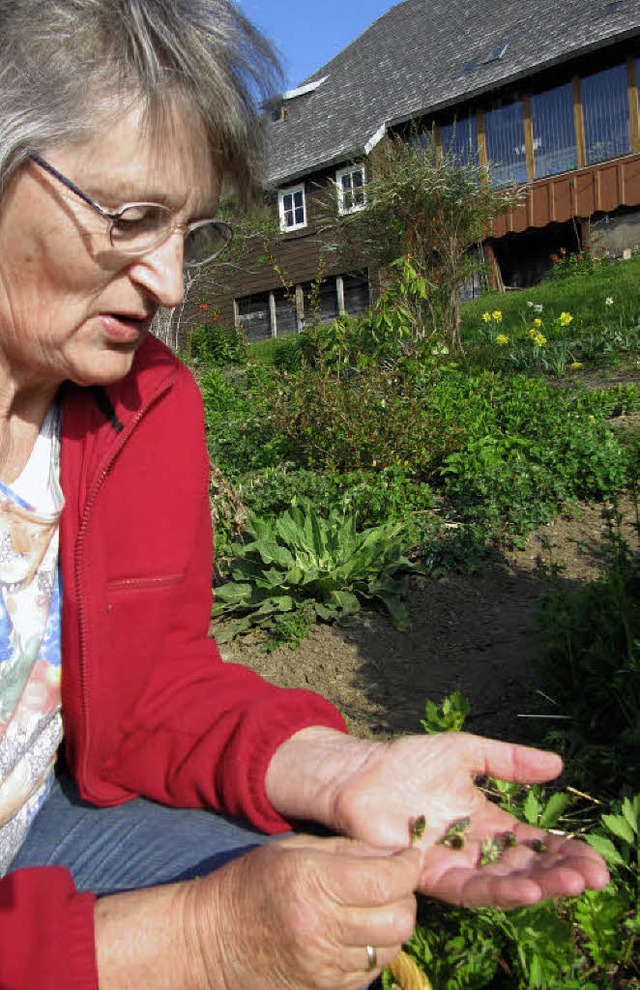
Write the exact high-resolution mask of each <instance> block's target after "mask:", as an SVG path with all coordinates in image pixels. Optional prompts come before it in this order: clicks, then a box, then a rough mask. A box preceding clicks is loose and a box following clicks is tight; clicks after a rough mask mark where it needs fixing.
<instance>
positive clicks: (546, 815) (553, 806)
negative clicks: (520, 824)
mask: <svg viewBox="0 0 640 990" xmlns="http://www.w3.org/2000/svg"><path fill="white" fill-rule="evenodd" d="M570 804H571V797H570V796H569V795H568V794H561V793H556V794H552V795H551V797H550V798H549V800H548V801H547V803H546V804H545V806H544V809H543V812H542V814H541V815H540V828H553V826H554V825H557V823H558V819H559V818H560V817H561V815H562V814H563V813H564V811H565V810H566V808H567V807H568V806H569V805H570Z"/></svg>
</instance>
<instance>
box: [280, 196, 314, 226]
mask: <svg viewBox="0 0 640 990" xmlns="http://www.w3.org/2000/svg"><path fill="white" fill-rule="evenodd" d="M278 209H279V212H280V228H281V230H298V228H299V227H306V226H307V209H306V206H305V198H304V186H291V188H289V189H281V190H280V192H279V193H278Z"/></svg>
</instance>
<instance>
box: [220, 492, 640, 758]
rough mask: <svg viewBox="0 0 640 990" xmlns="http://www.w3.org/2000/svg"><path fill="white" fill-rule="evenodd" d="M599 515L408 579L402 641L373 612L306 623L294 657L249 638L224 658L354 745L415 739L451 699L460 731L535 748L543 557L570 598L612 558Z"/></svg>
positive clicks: (577, 517) (571, 519)
mask: <svg viewBox="0 0 640 990" xmlns="http://www.w3.org/2000/svg"><path fill="white" fill-rule="evenodd" d="M603 508H607V507H606V506H602V505H582V506H577V507H574V508H572V509H571V510H570V511H569V512H567V513H565V514H564V515H562V516H560V517H558V518H557V519H556V520H555V521H554V522H553V523H552V524H550V525H548V526H544V527H542V528H541V529H539V530H538V531H537V532H536V533H534V534H532V535H531V536H530V538H529V539H528V541H527V544H526V546H525V548H524V549H518V550H510V551H503V552H501V553H497V552H495V553H493V554H492V556H491V557H490V558H489V560H488V561H487V562H486V563H485V564H484V565H483V567H482V568H481V570H479V571H478V572H476V573H473V574H451V575H448V576H447V577H444V578H441V579H439V580H432V579H426V578H418V579H414V580H413V584H412V587H411V589H410V593H409V610H410V614H411V619H412V628H411V631H410V632H408V633H401V632H398V631H396V630H395V629H393V627H392V626H391V624H390V623H389V621H388V619H386V618H385V617H384V615H382V614H378V613H376V612H362V613H360V614H359V616H358V617H357V618H356V619H355V620H354V621H353V622H352V624H351V625H350V626H348V627H346V628H339V627H336V626H327V625H316V626H315V627H314V628H313V630H312V632H311V635H310V636H309V637H308V638H307V639H306V640H304V641H303V642H302V643H301V644H300V646H299V647H298V648H297V649H296V650H291V649H289V648H288V647H285V648H280V649H278V650H276V651H274V652H273V653H266V652H265V651H264V648H263V645H262V643H261V642H260V639H259V638H258V637H257V636H249V637H243V638H241V639H237V640H235V641H234V642H232V643H228V644H225V645H224V647H223V649H222V653H223V657H224V659H225V660H228V661H235V662H238V663H242V664H244V665H245V666H247V667H250V668H252V669H253V670H256V671H258V672H259V673H260V674H262V675H263V676H264V677H265V678H266V679H267V680H270V681H272V682H274V683H276V684H280V685H283V686H287V687H305V688H309V689H311V690H314V691H317V692H319V693H320V694H323V695H324V696H325V697H327V698H329V699H330V700H331V701H332V702H333V703H334V704H335V705H336V706H337V707H338V708H339V710H340V711H341V712H342V714H343V715H344V716H345V717H346V719H347V722H348V724H349V728H350V730H351V732H352V733H353V734H354V735H358V736H362V737H367V738H390V737H392V736H394V735H397V734H400V733H407V732H419V731H421V728H420V719H421V718H423V717H424V709H425V703H426V700H427V698H430V699H432V700H433V701H435V702H437V703H441V702H442V700H443V699H444V698H445V697H446V696H447V695H448V694H450V693H451V692H452V691H454V690H456V689H457V690H458V691H460V692H461V693H462V694H463V695H465V696H466V697H467V698H468V699H469V701H470V703H471V711H470V714H469V716H468V718H467V721H466V723H465V728H466V729H468V730H469V731H470V732H477V733H480V734H482V735H490V736H493V737H495V738H500V739H512V740H518V741H523V742H528V741H534V740H535V739H536V732H535V729H536V728H538V727H539V726H540V722H539V720H538V719H534V718H532V717H531V716H532V715H533V714H534V713H539V711H540V702H541V700H542V702H543V704H545V705H546V708H547V710H548V713H549V716H550V717H552V716H553V715H554V714H559V713H558V711H557V709H555V710H554V704H553V702H552V700H548V701H546V700H545V698H544V695H543V694H542V692H544V684H543V683H542V680H541V677H540V673H539V670H538V664H537V661H538V659H539V657H540V653H541V639H540V637H539V634H538V632H537V629H536V615H537V612H538V607H539V602H540V597H541V595H542V594H543V592H544V590H545V587H546V586H547V578H546V577H545V570H546V568H548V565H549V562H550V558H549V550H548V549H547V547H548V546H551V548H552V549H551V553H552V561H553V564H554V565H555V567H556V568H557V569H558V570H559V575H560V580H561V581H562V582H564V583H568V584H569V585H570V586H571V587H575V588H577V587H579V586H581V585H583V584H585V583H586V582H588V581H592V580H594V579H595V578H597V577H598V576H599V575H600V574H601V573H602V572H603V570H604V569H605V567H606V562H607V557H608V552H609V550H610V544H609V543H608V541H607V539H606V536H605V524H604V521H603V515H602V513H603ZM624 508H625V518H626V519H627V520H628V529H627V530H626V537H627V539H629V542H630V543H631V544H632V545H635V544H636V543H637V537H636V536H635V534H634V533H633V530H632V529H631V525H632V520H633V512H632V507H631V506H630V505H627V506H625V507H624ZM549 724H550V723H549ZM537 738H539V736H538V737H537Z"/></svg>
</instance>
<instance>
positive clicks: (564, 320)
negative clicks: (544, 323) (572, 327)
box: [558, 313, 573, 327]
mask: <svg viewBox="0 0 640 990" xmlns="http://www.w3.org/2000/svg"><path fill="white" fill-rule="evenodd" d="M572 319H573V316H572V315H571V313H560V316H559V317H558V323H559V324H560V326H561V327H567V326H569V324H570V323H571V321H572Z"/></svg>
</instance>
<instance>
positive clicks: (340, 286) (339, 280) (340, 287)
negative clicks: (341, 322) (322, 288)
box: [336, 275, 347, 316]
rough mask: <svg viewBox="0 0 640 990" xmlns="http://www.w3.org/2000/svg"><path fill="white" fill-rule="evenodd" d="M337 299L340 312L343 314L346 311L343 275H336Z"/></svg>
mask: <svg viewBox="0 0 640 990" xmlns="http://www.w3.org/2000/svg"><path fill="white" fill-rule="evenodd" d="M336 299H337V302H338V313H339V314H340V316H342V314H343V313H346V312H347V311H346V309H345V306H344V278H343V277H342V275H336Z"/></svg>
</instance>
